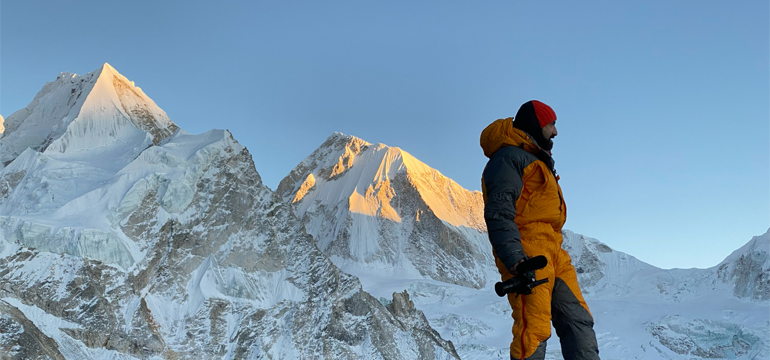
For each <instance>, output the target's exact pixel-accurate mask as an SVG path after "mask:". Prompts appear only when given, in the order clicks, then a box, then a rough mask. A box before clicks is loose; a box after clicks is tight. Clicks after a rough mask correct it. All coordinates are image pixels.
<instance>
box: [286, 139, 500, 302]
mask: <svg viewBox="0 0 770 360" xmlns="http://www.w3.org/2000/svg"><path fill="white" fill-rule="evenodd" d="M277 193H278V194H279V195H280V196H281V197H283V199H284V200H285V201H287V202H291V203H292V204H293V205H294V207H295V212H296V214H297V216H298V217H299V218H300V219H301V220H302V222H303V223H304V224H305V228H306V229H307V231H308V233H310V234H311V235H313V237H314V239H315V241H316V244H318V246H319V248H320V249H321V250H322V251H324V253H325V254H326V255H328V256H330V257H331V258H332V260H333V261H335V264H337V265H338V266H340V267H342V268H343V269H345V270H346V271H349V272H351V273H354V274H356V273H357V272H358V271H371V270H375V269H380V270H381V269H386V270H387V271H398V272H400V273H402V274H404V275H405V276H413V277H424V278H430V279H434V280H438V281H442V282H446V283H452V284H458V285H462V286H467V287H473V288H482V287H484V286H485V285H487V283H488V282H490V281H492V280H495V279H497V278H498V277H499V275H497V272H496V270H495V269H494V259H493V258H492V252H491V247H490V245H489V241H488V240H487V236H486V226H485V223H484V218H483V209H484V204H483V199H482V196H481V193H479V192H478V191H476V192H471V191H468V190H465V189H463V188H462V187H460V186H459V185H458V184H457V183H455V182H454V181H452V180H451V179H449V178H446V177H445V176H443V175H441V173H439V172H438V171H436V170H435V169H432V168H430V167H428V166H427V165H425V164H423V163H422V162H420V161H419V160H417V159H415V158H414V157H413V156H411V155H410V154H409V153H407V152H405V151H403V150H401V149H398V148H393V147H388V146H385V145H382V144H370V143H368V142H366V141H364V140H361V139H358V138H356V137H353V136H346V135H343V134H339V133H336V134H333V135H332V136H330V137H329V138H328V139H327V140H326V142H325V143H324V144H322V145H321V146H320V147H319V148H318V149H317V150H316V151H314V152H313V154H311V155H310V156H308V157H307V158H306V159H304V160H303V161H302V162H301V163H300V164H299V165H297V167H295V168H294V170H292V171H291V173H290V174H289V175H288V176H287V177H286V178H284V179H283V181H281V184H280V185H279V187H278V190H277ZM367 269H368V270H367ZM406 274H408V275H406Z"/></svg>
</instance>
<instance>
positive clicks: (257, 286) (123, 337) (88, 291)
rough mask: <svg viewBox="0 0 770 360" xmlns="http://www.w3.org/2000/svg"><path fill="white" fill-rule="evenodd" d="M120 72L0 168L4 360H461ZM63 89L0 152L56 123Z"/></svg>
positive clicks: (405, 304)
mask: <svg viewBox="0 0 770 360" xmlns="http://www.w3.org/2000/svg"><path fill="white" fill-rule="evenodd" d="M107 73H111V77H109V79H110V81H114V80H115V79H118V81H119V82H121V83H122V84H123V85H125V86H126V87H127V89H129V90H131V89H134V90H131V91H126V92H123V93H122V94H123V95H121V90H118V89H117V88H118V87H119V86H118V85H115V83H114V82H112V83H111V84H112V87H111V88H110V86H109V85H110V83H108V82H107V81H102V80H103V79H108V77H105V76H106V74H107ZM116 74H117V73H116V72H114V70H113V69H111V68H110V67H108V66H107V65H105V66H104V67H103V68H102V69H100V71H97V72H95V73H94V75H92V77H91V78H89V77H88V76H86V77H84V80H83V81H82V84H83V85H82V88H83V89H85V88H88V89H90V90H89V91H85V92H84V93H83V95H82V96H86V97H87V98H88V99H87V100H83V103H84V104H85V105H83V104H81V106H80V108H79V110H78V111H76V112H74V113H75V114H77V116H75V117H74V118H72V119H69V120H68V121H69V122H68V123H67V125H66V126H65V128H62V129H53V130H51V129H49V131H48V133H47V135H46V136H45V137H48V135H50V134H55V135H53V136H51V137H50V138H51V139H52V141H50V142H48V143H47V146H45V144H44V143H45V142H41V143H38V146H37V147H27V148H25V150H22V151H20V152H19V154H17V155H15V156H14V157H13V159H11V160H12V161H10V162H9V163H8V166H6V167H4V168H3V169H1V170H0V358H3V359H6V358H7V359H29V358H52V359H215V358H216V359H265V358H269V359H323V358H327V359H343V358H344V359H418V358H419V359H457V358H458V357H457V354H456V352H455V350H454V348H453V345H452V344H451V343H450V342H447V341H445V340H443V339H441V337H440V335H438V333H437V332H436V331H435V330H433V329H432V328H431V327H430V325H429V324H428V323H427V321H425V318H424V316H422V313H421V312H420V311H419V310H417V309H414V306H413V305H412V303H410V302H409V301H408V297H407V298H406V299H405V296H404V295H403V294H400V293H399V294H396V295H393V299H394V300H393V301H391V302H390V306H387V307H386V306H385V305H383V301H381V300H378V299H375V298H374V297H372V296H371V295H370V294H368V293H367V292H365V291H364V290H363V289H362V287H361V284H360V282H359V280H358V279H357V278H356V277H354V276H352V275H349V274H346V273H344V272H342V271H340V270H339V269H338V268H337V267H336V266H334V264H333V263H332V262H331V261H330V260H329V258H328V257H326V256H325V255H324V254H323V253H322V252H321V251H320V250H319V249H318V248H317V247H316V245H315V244H314V242H313V240H312V237H311V236H309V235H308V234H307V233H306V232H305V231H304V229H303V226H302V224H301V223H300V222H299V220H298V219H297V218H296V216H295V215H294V213H293V211H292V209H291V207H290V205H288V204H286V203H284V202H283V201H282V199H281V198H280V197H279V196H278V195H276V194H275V193H274V192H273V191H271V190H270V189H268V188H267V187H266V186H264V185H263V184H262V182H261V179H260V177H259V174H258V173H257V171H256V169H255V168H254V164H253V162H252V158H251V154H249V152H248V151H247V150H246V148H245V147H243V146H242V145H240V144H239V143H238V142H237V141H235V139H234V138H233V137H232V135H231V134H230V133H229V132H227V131H224V130H211V131H209V132H206V133H203V134H199V135H192V134H189V133H186V132H185V131H183V130H181V129H176V127H175V126H171V124H173V123H170V121H169V122H165V120H163V119H165V118H164V116H165V115H163V114H161V113H159V112H157V111H155V110H154V109H153V107H152V106H150V105H153V104H151V103H149V102H147V101H139V99H141V98H142V96H143V95H142V94H141V92H139V91H138V90H135V88H131V87H130V86H129V85H130V82H128V81H127V80H124V78H121V77H119V76H117V75H116ZM66 78H67V80H66V81H60V80H61V77H60V79H59V80H57V82H59V83H57V82H54V83H55V84H54V85H52V83H49V84H48V85H46V87H47V89H48V91H41V93H40V94H43V95H40V94H39V96H38V98H36V99H37V102H36V106H30V107H28V109H31V110H30V115H29V116H27V117H26V119H33V120H35V121H32V122H29V123H28V122H27V121H22V120H23V119H22V120H20V121H16V122H15V124H17V125H16V126H15V127H14V128H13V131H9V132H8V133H7V134H6V137H4V138H3V139H7V138H9V137H23V136H26V135H25V134H30V133H31V132H29V131H28V132H25V131H26V130H24V129H27V127H28V126H32V125H33V124H37V125H36V126H38V125H41V124H49V125H51V126H56V124H59V123H60V122H61V119H62V118H60V117H58V115H61V114H62V113H67V114H69V113H70V110H71V109H73V108H74V107H75V106H72V107H70V108H67V106H65V105H66V101H70V100H69V99H70V97H68V96H63V95H62V94H66V93H67V91H63V92H62V93H61V94H59V93H58V91H59V90H61V89H59V87H63V86H65V85H67V84H72V83H71V82H70V79H73V78H74V79H79V77H77V76H74V75H67V77H66ZM87 79H90V80H87ZM89 81H90V82H89ZM75 83H76V84H77V86H81V85H80V84H81V81H80V80H77V81H76V82H75ZM88 84H90V85H88ZM67 86H69V85H67ZM121 86H122V85H121ZM56 89H59V90H56ZM65 89H66V88H65ZM44 90H46V88H44ZM68 91H70V90H68ZM76 92H77V91H76ZM76 92H73V94H75V93H76ZM53 93H56V94H58V95H56V94H54V95H56V96H54V95H50V94H53ZM49 95H50V96H51V97H47V96H49ZM59 95H62V96H59ZM73 96H74V98H75V99H77V96H76V95H73ZM82 96H81V99H82ZM126 96H128V100H127V98H125V97H126ZM121 97H123V98H121ZM121 99H122V100H121ZM59 100H61V101H65V100H66V101H65V102H64V104H65V105H62V104H61V103H59V104H52V103H49V101H59ZM78 101H80V100H78ZM33 103H35V102H33ZM111 106H112V107H111ZM153 106H154V105H153ZM42 108H46V109H59V110H61V111H58V110H57V111H58V112H45V111H44V112H42V113H38V112H37V111H38V110H40V109H42ZM86 108H87V109H86ZM62 109H63V110H62ZM88 109H90V110H94V111H92V112H87V111H86V110H88ZM97 109H105V111H103V112H99V111H101V110H99V111H97ZM90 110H89V111H90ZM53 113H55V114H57V119H56V120H51V119H48V118H47V117H46V115H51V114H53ZM33 115H34V116H35V117H32V116H33ZM30 117H32V118H30ZM65 118H66V116H65ZM19 119H20V118H17V120H19ZM70 120H71V121H70ZM81 121H82V122H81ZM111 122H112V123H111ZM164 124H165V125H164ZM105 129H109V131H107V130H105ZM23 130H24V131H23ZM104 131H106V132H104ZM172 132H173V134H172ZM40 133H45V132H44V131H41V132H40ZM139 133H141V134H139ZM95 134H101V135H104V136H107V135H110V136H113V135H114V138H112V139H94V138H93V136H95ZM137 134H138V135H137ZM142 134H143V135H142ZM101 135H100V136H101ZM135 135H136V136H135ZM139 135H141V136H139ZM13 141H16V142H13ZM13 141H10V142H8V143H5V145H4V146H10V145H9V144H11V145H13V144H16V145H18V144H20V143H21V142H19V140H18V139H17V140H13ZM156 141H157V143H156ZM127 144H128V145H127ZM137 144H139V145H141V146H140V147H139V148H137V149H138V150H137V153H135V154H134V153H129V155H126V152H125V151H129V150H130V151H133V149H134V147H135V146H136V145H137ZM129 145H130V147H129ZM14 146H15V145H14ZM111 147H112V149H108V148H111ZM9 148H10V147H9ZM116 149H117V150H120V151H117V150H116ZM102 150H109V151H102Z"/></svg>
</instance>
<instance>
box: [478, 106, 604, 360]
mask: <svg viewBox="0 0 770 360" xmlns="http://www.w3.org/2000/svg"><path fill="white" fill-rule="evenodd" d="M481 147H482V149H483V150H484V155H486V156H487V157H489V162H488V163H487V165H486V167H485V169H484V174H483V176H482V190H483V193H484V202H485V208H484V218H485V220H486V223H487V229H488V231H489V240H490V242H491V244H492V249H493V252H494V255H495V260H496V263H497V268H498V270H499V271H500V274H501V277H502V280H503V281H505V280H508V279H510V278H511V277H513V275H512V274H511V272H510V271H509V269H512V268H513V266H514V264H516V263H517V262H518V261H519V260H521V259H523V258H524V257H525V256H526V257H529V258H532V257H535V256H538V255H543V256H545V257H546V258H547V259H548V265H547V266H546V267H545V268H543V269H540V270H537V271H536V272H535V275H536V278H537V279H543V278H547V279H548V282H547V283H545V284H543V285H540V286H537V287H535V288H534V291H533V293H532V294H530V295H517V294H508V302H509V303H510V304H511V309H512V310H513V319H514V324H513V341H512V342H511V359H543V358H544V356H545V341H546V340H547V339H548V338H549V337H550V336H551V320H553V325H554V328H555V329H556V333H557V335H558V336H559V339H560V341H561V346H562V353H563V356H564V358H565V359H599V357H598V347H597V344H596V335H595V334H594V331H593V317H592V315H591V313H590V311H589V310H588V306H587V305H586V302H585V300H584V299H583V295H582V294H581V292H580V288H579V286H578V281H577V275H576V273H575V268H574V267H573V266H572V261H571V259H570V256H569V254H568V253H567V252H566V251H565V250H563V249H562V248H561V245H562V234H561V229H562V226H563V225H564V222H565V220H566V219H567V207H566V205H565V203H564V196H563V195H562V192H561V188H560V187H559V184H558V182H557V180H558V178H557V177H556V175H555V171H554V170H553V164H554V163H553V160H552V158H551V156H550V154H549V153H548V152H546V151H544V150H542V149H541V148H540V147H539V146H538V145H537V144H536V142H535V141H533V139H532V138H531V137H530V136H529V135H528V134H527V133H525V132H524V131H522V130H520V129H518V128H514V127H513V125H512V118H507V119H500V120H497V121H495V122H493V123H492V124H490V125H489V126H487V128H486V129H484V131H483V132H482V134H481Z"/></svg>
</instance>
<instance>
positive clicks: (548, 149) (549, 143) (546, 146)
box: [542, 139, 553, 151]
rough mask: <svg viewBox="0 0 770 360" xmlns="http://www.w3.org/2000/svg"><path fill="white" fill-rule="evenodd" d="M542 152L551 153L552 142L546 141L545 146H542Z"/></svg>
mask: <svg viewBox="0 0 770 360" xmlns="http://www.w3.org/2000/svg"><path fill="white" fill-rule="evenodd" d="M542 148H543V150H546V151H551V149H553V140H551V139H548V140H547V141H546V142H545V144H544V145H543V146H542Z"/></svg>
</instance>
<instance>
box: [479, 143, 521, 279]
mask: <svg viewBox="0 0 770 360" xmlns="http://www.w3.org/2000/svg"><path fill="white" fill-rule="evenodd" d="M498 155H499V154H498ZM517 165H518V164H515V163H514V162H513V159H512V158H511V157H508V156H493V157H492V159H490V160H489V163H487V167H486V168H485V169H484V177H483V179H484V187H485V189H486V192H487V201H486V204H485V205H484V220H485V221H486V223H487V231H488V233H489V242H490V243H491V244H492V249H494V250H495V254H497V257H498V258H499V259H500V261H502V262H503V264H505V267H506V268H508V269H511V268H512V267H513V265H515V264H516V263H517V262H519V260H521V259H523V258H524V257H526V255H525V254H524V250H523V249H522V247H521V234H520V233H519V227H518V226H517V225H516V223H515V222H514V218H515V216H516V201H517V200H518V199H519V196H520V195H521V188H522V186H523V181H522V171H523V169H522V168H521V167H520V166H517Z"/></svg>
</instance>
